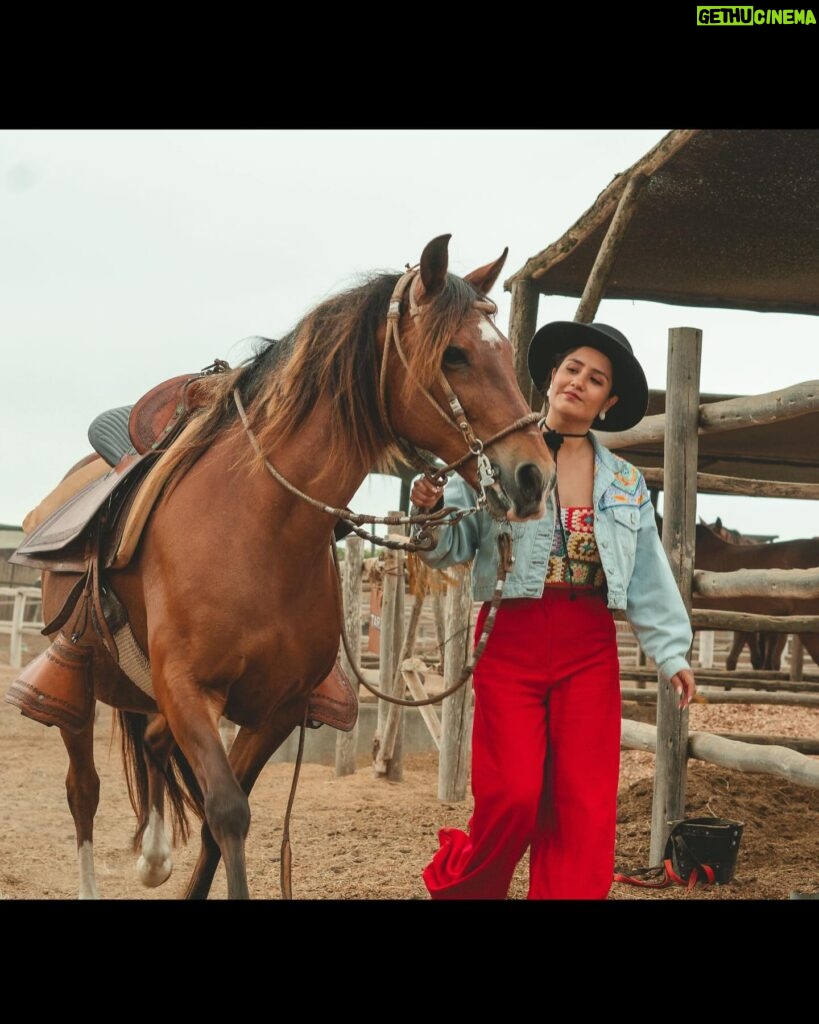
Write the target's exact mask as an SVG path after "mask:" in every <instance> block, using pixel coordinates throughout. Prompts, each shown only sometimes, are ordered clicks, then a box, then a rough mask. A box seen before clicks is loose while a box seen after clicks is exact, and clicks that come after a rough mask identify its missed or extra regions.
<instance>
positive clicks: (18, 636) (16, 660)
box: [9, 590, 26, 668]
mask: <svg viewBox="0 0 819 1024" xmlns="http://www.w3.org/2000/svg"><path fill="white" fill-rule="evenodd" d="M25 607H26V592H25V590H17V592H16V593H15V595H14V609H13V611H12V613H11V637H10V639H9V664H10V665H11V667H12V668H22V667H23V619H24V613H25Z"/></svg>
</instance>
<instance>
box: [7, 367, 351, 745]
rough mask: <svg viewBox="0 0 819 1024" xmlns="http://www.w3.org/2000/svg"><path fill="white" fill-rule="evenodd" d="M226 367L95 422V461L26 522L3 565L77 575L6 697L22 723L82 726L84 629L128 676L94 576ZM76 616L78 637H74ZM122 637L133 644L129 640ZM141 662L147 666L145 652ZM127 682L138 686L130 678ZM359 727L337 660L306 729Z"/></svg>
mask: <svg viewBox="0 0 819 1024" xmlns="http://www.w3.org/2000/svg"><path fill="white" fill-rule="evenodd" d="M228 369H229V367H228V364H227V363H225V362H223V361H222V360H216V362H215V363H214V364H213V365H212V366H210V367H207V368H206V369H204V370H202V371H200V372H199V373H198V374H187V375H183V376H179V377H173V378H171V379H170V380H167V381H164V382H163V383H161V384H159V385H157V386H156V387H155V388H152V389H151V390H150V391H149V392H147V394H145V395H144V396H143V397H142V398H141V399H140V400H139V401H138V402H137V403H136V404H135V405H133V406H123V407H120V408H118V409H112V410H109V411H108V412H107V413H104V414H102V415H101V416H98V417H97V418H96V419H95V420H94V421H93V423H92V424H91V427H90V428H89V435H88V436H89V441H90V442H91V444H92V447H94V449H95V453H96V454H95V455H93V456H89V457H87V458H85V459H83V460H82V461H81V462H79V463H77V465H76V466H74V467H73V469H72V470H71V471H70V472H69V474H68V475H67V476H66V477H65V478H64V479H63V481H61V483H60V485H58V487H57V488H56V489H55V490H54V491H53V492H52V493H51V494H50V495H48V496H47V498H45V499H44V500H43V501H42V502H41V503H40V505H39V506H38V507H37V509H34V510H33V511H32V512H31V513H29V515H28V516H27V517H26V520H25V522H24V527H25V528H26V529H27V531H30V532H27V534H26V537H25V538H24V539H23V541H22V543H21V544H20V545H19V547H18V548H17V550H16V551H15V552H14V554H13V555H12V556H11V557H10V559H9V561H11V562H15V563H17V564H19V565H26V566H30V567H33V568H38V569H42V570H46V571H49V572H70V573H77V574H80V575H81V578H80V580H79V581H78V583H77V584H76V585H75V586H74V587H73V589H72V590H71V592H70V594H69V595H68V597H67V599H66V601H65V603H64V605H63V607H62V609H61V610H60V611H59V613H58V614H57V615H56V616H55V617H54V618H53V619H52V620H51V621H50V622H48V623H46V625H45V626H44V628H43V630H42V632H43V634H44V635H46V636H50V635H51V634H52V633H54V632H55V631H56V630H58V629H60V633H59V634H58V636H57V637H56V638H55V640H54V641H53V643H52V648H53V650H52V648H49V650H48V651H46V652H44V654H42V655H40V656H39V658H37V659H35V660H34V661H33V662H32V663H31V664H30V665H29V666H27V667H26V669H24V671H23V673H22V674H21V676H20V677H18V679H17V680H15V682H14V683H13V684H12V687H11V689H10V691H9V693H8V694H7V696H6V700H7V701H8V702H9V703H12V704H15V705H16V706H17V707H19V708H20V710H21V712H22V713H23V714H24V715H27V716H28V717H30V718H33V719H35V720H36V721H40V722H43V723H44V724H46V725H59V726H60V727H61V728H65V729H68V730H69V731H72V732H78V731H80V730H81V729H82V728H83V726H84V725H85V723H86V722H87V720H88V717H89V715H90V713H91V710H92V708H93V700H91V699H90V698H89V692H88V691H89V679H90V675H89V669H90V665H89V663H90V658H91V653H92V651H93V646H92V645H90V644H82V642H81V641H82V639H83V636H84V635H87V630H88V628H90V624H92V623H93V625H94V626H95V627H96V630H97V632H98V633H99V634H100V635H101V636H102V638H103V640H104V641H105V646H106V647H107V649H108V650H109V653H110V654H111V655H112V657H114V659H115V660H116V661H117V662H118V663H119V664H120V666H121V667H122V668H123V671H126V674H129V673H128V671H127V669H126V668H125V666H124V665H123V664H122V662H121V659H120V657H119V653H118V648H117V643H116V641H115V640H114V637H113V635H112V633H111V630H110V628H109V627H108V619H109V617H111V608H112V605H113V609H114V611H113V616H114V617H116V618H117V619H118V624H119V625H120V626H121V625H122V621H121V620H122V617H123V616H124V609H123V608H122V606H121V604H120V603H119V601H118V600H117V599H116V596H115V595H114V594H113V591H112V589H111V587H110V584H109V585H108V587H107V588H106V589H107V600H105V601H103V599H102V598H101V594H100V585H99V577H100V572H101V570H102V569H112V568H113V569H119V568H123V567H124V566H125V565H127V564H128V561H129V560H130V557H131V555H132V553H133V551H134V550H135V548H136V544H137V541H138V540H139V536H140V534H141V530H142V527H143V526H144V523H145V522H146V520H147V517H148V513H149V512H150V509H151V507H152V506H153V504H154V502H155V501H156V499H157V497H158V495H159V494H160V493H161V490H162V485H163V483H164V478H163V473H162V465H163V461H162V458H161V456H162V454H163V452H165V451H167V450H168V448H169V447H171V446H172V445H173V444H174V442H175V441H177V440H180V439H181V436H182V434H183V433H184V428H185V427H186V425H187V424H188V422H189V417H190V414H191V412H192V411H193V410H194V409H196V408H201V407H202V406H203V405H204V401H203V398H202V394H201V392H200V391H199V390H198V389H197V382H199V381H200V380H201V379H202V378H203V377H205V376H207V375H209V374H212V373H222V372H225V371H226V370H228ZM349 530H350V528H349V527H348V525H347V524H346V523H342V522H339V523H337V524H336V530H335V532H336V537H337V538H340V537H342V536H344V535H346V533H348V532H349ZM81 598H82V599H83V600H81ZM72 617H73V623H74V625H73V628H72V629H70V630H69V635H68V636H66V635H65V633H64V630H63V629H62V628H61V627H64V626H65V625H66V623H68V622H69V620H72ZM81 618H82V620H83V629H81V630H78V627H77V623H78V622H79V621H80V619H81ZM128 632H129V633H130V630H128ZM117 635H118V636H119V635H120V634H119V633H118V634H117ZM129 639H130V642H131V645H133V638H132V635H131V636H130V637H129ZM72 645H73V650H72ZM81 652H85V655H84V656H83V655H82V653H81ZM143 658H144V659H145V663H146V664H147V658H145V656H144V654H143ZM132 678H133V677H132ZM133 681H134V682H136V683H137V685H141V686H142V683H141V682H140V681H139V680H138V679H133ZM143 688H145V687H144V686H143ZM357 719H358V696H357V694H356V691H355V690H354V689H353V687H352V686H351V684H350V681H349V679H348V677H347V675H346V674H345V673H344V671H343V670H342V668H341V665H340V664H339V662H338V661H336V664H335V666H334V667H333V669H332V670H331V671H330V673H329V674H328V675H327V676H326V677H325V679H324V680H322V681H321V682H320V683H319V685H318V686H317V687H316V689H315V690H314V691H313V693H312V694H311V695H310V700H309V705H308V714H307V720H308V725H309V726H310V727H311V728H318V727H319V726H320V725H322V724H327V725H330V726H332V727H333V728H336V729H340V730H341V731H344V732H349V731H350V730H352V729H353V728H354V726H355V723H356V721H357Z"/></svg>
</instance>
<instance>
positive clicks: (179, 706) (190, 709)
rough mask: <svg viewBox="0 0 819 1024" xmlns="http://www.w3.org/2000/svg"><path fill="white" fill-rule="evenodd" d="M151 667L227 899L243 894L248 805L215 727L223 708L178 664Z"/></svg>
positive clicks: (248, 822) (204, 840)
mask: <svg viewBox="0 0 819 1024" xmlns="http://www.w3.org/2000/svg"><path fill="white" fill-rule="evenodd" d="M155 671H156V674H157V680H159V679H162V680H164V685H163V686H162V690H163V697H162V700H161V707H162V712H163V714H164V715H165V718H166V719H167V721H168V726H169V727H170V729H171V732H172V733H173V735H174V737H175V738H176V742H177V743H178V744H179V748H180V750H181V751H182V753H183V755H184V756H185V758H186V760H187V762H188V764H189V765H190V768H191V771H192V772H193V773H194V775H195V776H196V780H197V782H198V784H199V788H200V789H201V791H202V797H203V811H204V823H205V824H206V825H207V827H208V829H209V831H210V835H211V836H212V838H213V841H214V842H215V843H216V845H217V846H218V848H219V851H220V853H221V856H222V858H223V859H224V862H225V872H226V875H227V888H228V892H227V896H228V899H231V900H236V899H249V897H250V893H249V891H248V886H247V866H246V863H245V840H246V838H247V833H248V829H249V828H250V805H249V803H248V799H247V796H246V794H245V793H244V792H243V790H242V787H241V786H240V785H239V783H238V782H237V781H236V776H235V775H234V774H233V769H232V768H231V766H230V762H229V761H228V754H227V751H226V750H225V745H224V743H223V742H222V736H221V733H220V732H219V721H220V719H221V715H222V711H223V707H222V706H221V703H220V702H218V701H217V700H216V699H215V698H214V696H213V695H212V694H208V693H207V692H206V691H203V690H202V689H201V688H200V687H199V685H198V683H197V682H196V680H194V679H191V677H190V676H189V675H188V674H187V672H185V670H184V669H183V670H181V671H180V670H179V669H177V668H176V667H175V666H170V665H166V666H161V665H157V667H156V669H155ZM155 685H156V684H155ZM202 841H203V845H204V844H205V843H206V842H207V837H206V835H205V832H204V830H203V840H202ZM189 892H190V890H189ZM187 898H194V897H192V896H190V895H188V897H187ZM196 898H199V897H196ZM201 898H204V897H201Z"/></svg>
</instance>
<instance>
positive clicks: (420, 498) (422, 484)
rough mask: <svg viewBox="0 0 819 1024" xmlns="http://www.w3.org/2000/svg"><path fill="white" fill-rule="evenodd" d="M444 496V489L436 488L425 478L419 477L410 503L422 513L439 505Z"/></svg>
mask: <svg viewBox="0 0 819 1024" xmlns="http://www.w3.org/2000/svg"><path fill="white" fill-rule="evenodd" d="M443 494H444V489H443V487H436V486H435V484H433V483H432V481H431V480H428V479H427V478H426V477H425V476H419V477H418V479H417V480H415V481H414V483H413V485H412V489H411V490H410V501H411V502H412V503H413V505H415V507H416V508H419V509H421V511H429V510H430V509H431V508H434V507H435V506H436V505H437V504H438V502H439V501H440V500H441V498H442V497H443Z"/></svg>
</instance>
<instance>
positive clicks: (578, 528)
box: [546, 507, 606, 589]
mask: <svg viewBox="0 0 819 1024" xmlns="http://www.w3.org/2000/svg"><path fill="white" fill-rule="evenodd" d="M560 516H561V519H562V521H563V530H561V529H560V523H559V522H555V532H554V537H553V538H552V551H551V554H550V555H549V564H548V566H547V568H546V586H569V583H570V582H571V585H572V586H574V587H592V588H596V589H602V588H603V587H604V586H605V583H606V574H605V573H604V572H603V565H602V563H601V561H600V552H599V551H598V550H597V541H596V540H595V539H594V509H593V508H591V507H581V508H579V507H570V508H562V509H561V510H560ZM564 531H565V534H566V538H565V545H564V538H563V533H564ZM567 549H568V557H567ZM570 567H571V570H572V575H571V580H570V578H569V568H570Z"/></svg>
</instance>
